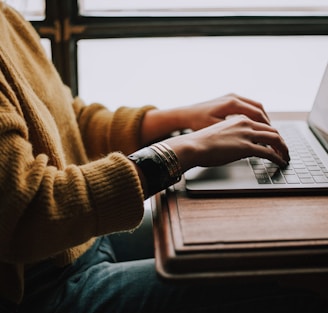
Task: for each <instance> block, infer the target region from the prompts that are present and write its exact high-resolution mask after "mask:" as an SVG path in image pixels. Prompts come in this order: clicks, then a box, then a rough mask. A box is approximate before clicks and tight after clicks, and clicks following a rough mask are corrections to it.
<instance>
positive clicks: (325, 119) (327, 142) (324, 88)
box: [308, 66, 328, 152]
mask: <svg viewBox="0 0 328 313" xmlns="http://www.w3.org/2000/svg"><path fill="white" fill-rule="evenodd" d="M308 122H309V125H310V128H311V129H312V131H313V132H314V134H315V135H316V136H317V138H318V140H319V141H320V142H321V144H322V145H323V147H324V148H325V149H326V150H327V152H328V66H327V67H326V70H325V73H324V75H323V78H322V81H321V84H320V87H319V90H318V93H317V95H316V98H315V101H314V105H313V108H312V110H311V113H310V115H309V119H308Z"/></svg>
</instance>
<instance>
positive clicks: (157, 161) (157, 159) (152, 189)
mask: <svg viewBox="0 0 328 313" xmlns="http://www.w3.org/2000/svg"><path fill="white" fill-rule="evenodd" d="M128 159H130V160H131V161H133V162H134V163H135V164H136V165H137V166H138V167H139V168H140V169H141V171H142V173H143V174H144V177H145V179H146V182H147V187H148V194H149V196H152V195H154V194H155V193H157V192H159V191H161V190H163V189H166V188H167V187H169V186H171V185H173V184H175V183H177V182H178V181H180V179H181V176H182V170H181V166H180V163H179V160H178V158H177V156H176V154H175V153H174V151H173V150H172V149H171V148H170V147H169V146H168V145H167V144H165V143H156V144H153V145H151V146H150V147H146V148H143V149H140V150H138V151H136V152H134V153H132V154H130V155H129V156H128Z"/></svg>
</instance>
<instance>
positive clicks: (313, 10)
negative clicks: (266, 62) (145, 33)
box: [79, 0, 328, 16]
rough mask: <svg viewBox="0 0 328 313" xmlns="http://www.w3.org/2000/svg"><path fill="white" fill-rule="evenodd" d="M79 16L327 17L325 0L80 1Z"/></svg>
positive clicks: (327, 7)
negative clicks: (287, 15)
mask: <svg viewBox="0 0 328 313" xmlns="http://www.w3.org/2000/svg"><path fill="white" fill-rule="evenodd" d="M79 3H80V13H81V15H105V16H106V15H107V16H113V15H121V16H123V15H125V16H126V15H134V16H135V15H145V16H150V15H151V16H156V15H159V16H163V15H170V16H171V15H181V14H183V15H227V14H229V15H245V14H252V15H254V14H255V15H256V14H258V15H259V14H260V15H263V14H269V15H275V14H279V15H283V14H289V15H290V14H296V15H304V14H306V15H309V14H310V15H326V14H327V12H328V4H327V1H326V0H265V1H263V0H221V1H218V0H165V1H153V0H134V1H132V0H111V1H108V0H79Z"/></svg>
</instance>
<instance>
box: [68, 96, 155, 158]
mask: <svg viewBox="0 0 328 313" xmlns="http://www.w3.org/2000/svg"><path fill="white" fill-rule="evenodd" d="M152 109H155V107H154V106H151V105H147V106H144V107H142V108H129V107H120V108H119V109H117V110H116V111H115V112H111V111H109V110H108V109H107V108H106V107H104V106H103V105H101V104H98V103H94V104H91V105H85V104H84V103H83V102H82V100H81V99H80V98H76V99H75V101H74V110H75V113H76V116H77V121H78V124H79V128H80V132H81V135H82V138H83V142H84V146H85V148H86V151H87V154H88V156H89V158H91V159H96V158H99V157H100V156H102V155H105V154H106V153H108V152H111V151H120V152H123V153H124V154H129V153H131V152H134V151H136V150H137V149H139V148H140V147H141V144H140V129H141V123H142V119H143V117H144V115H145V113H146V112H147V111H149V110H152ZM122 134H125V136H124V140H122Z"/></svg>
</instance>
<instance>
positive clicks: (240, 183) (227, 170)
mask: <svg viewBox="0 0 328 313" xmlns="http://www.w3.org/2000/svg"><path fill="white" fill-rule="evenodd" d="M185 179H186V188H187V189H188V190H200V191H201V190H227V189H236V188H243V187H248V188H249V187H250V185H252V184H254V185H255V186H257V185H258V184H257V181H256V178H255V176H254V173H253V171H252V169H251V167H250V165H249V163H248V160H247V159H243V160H239V161H236V162H233V163H230V164H227V165H224V166H219V167H210V168H204V167H195V168H193V169H191V170H189V171H187V172H186V173H185Z"/></svg>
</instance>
